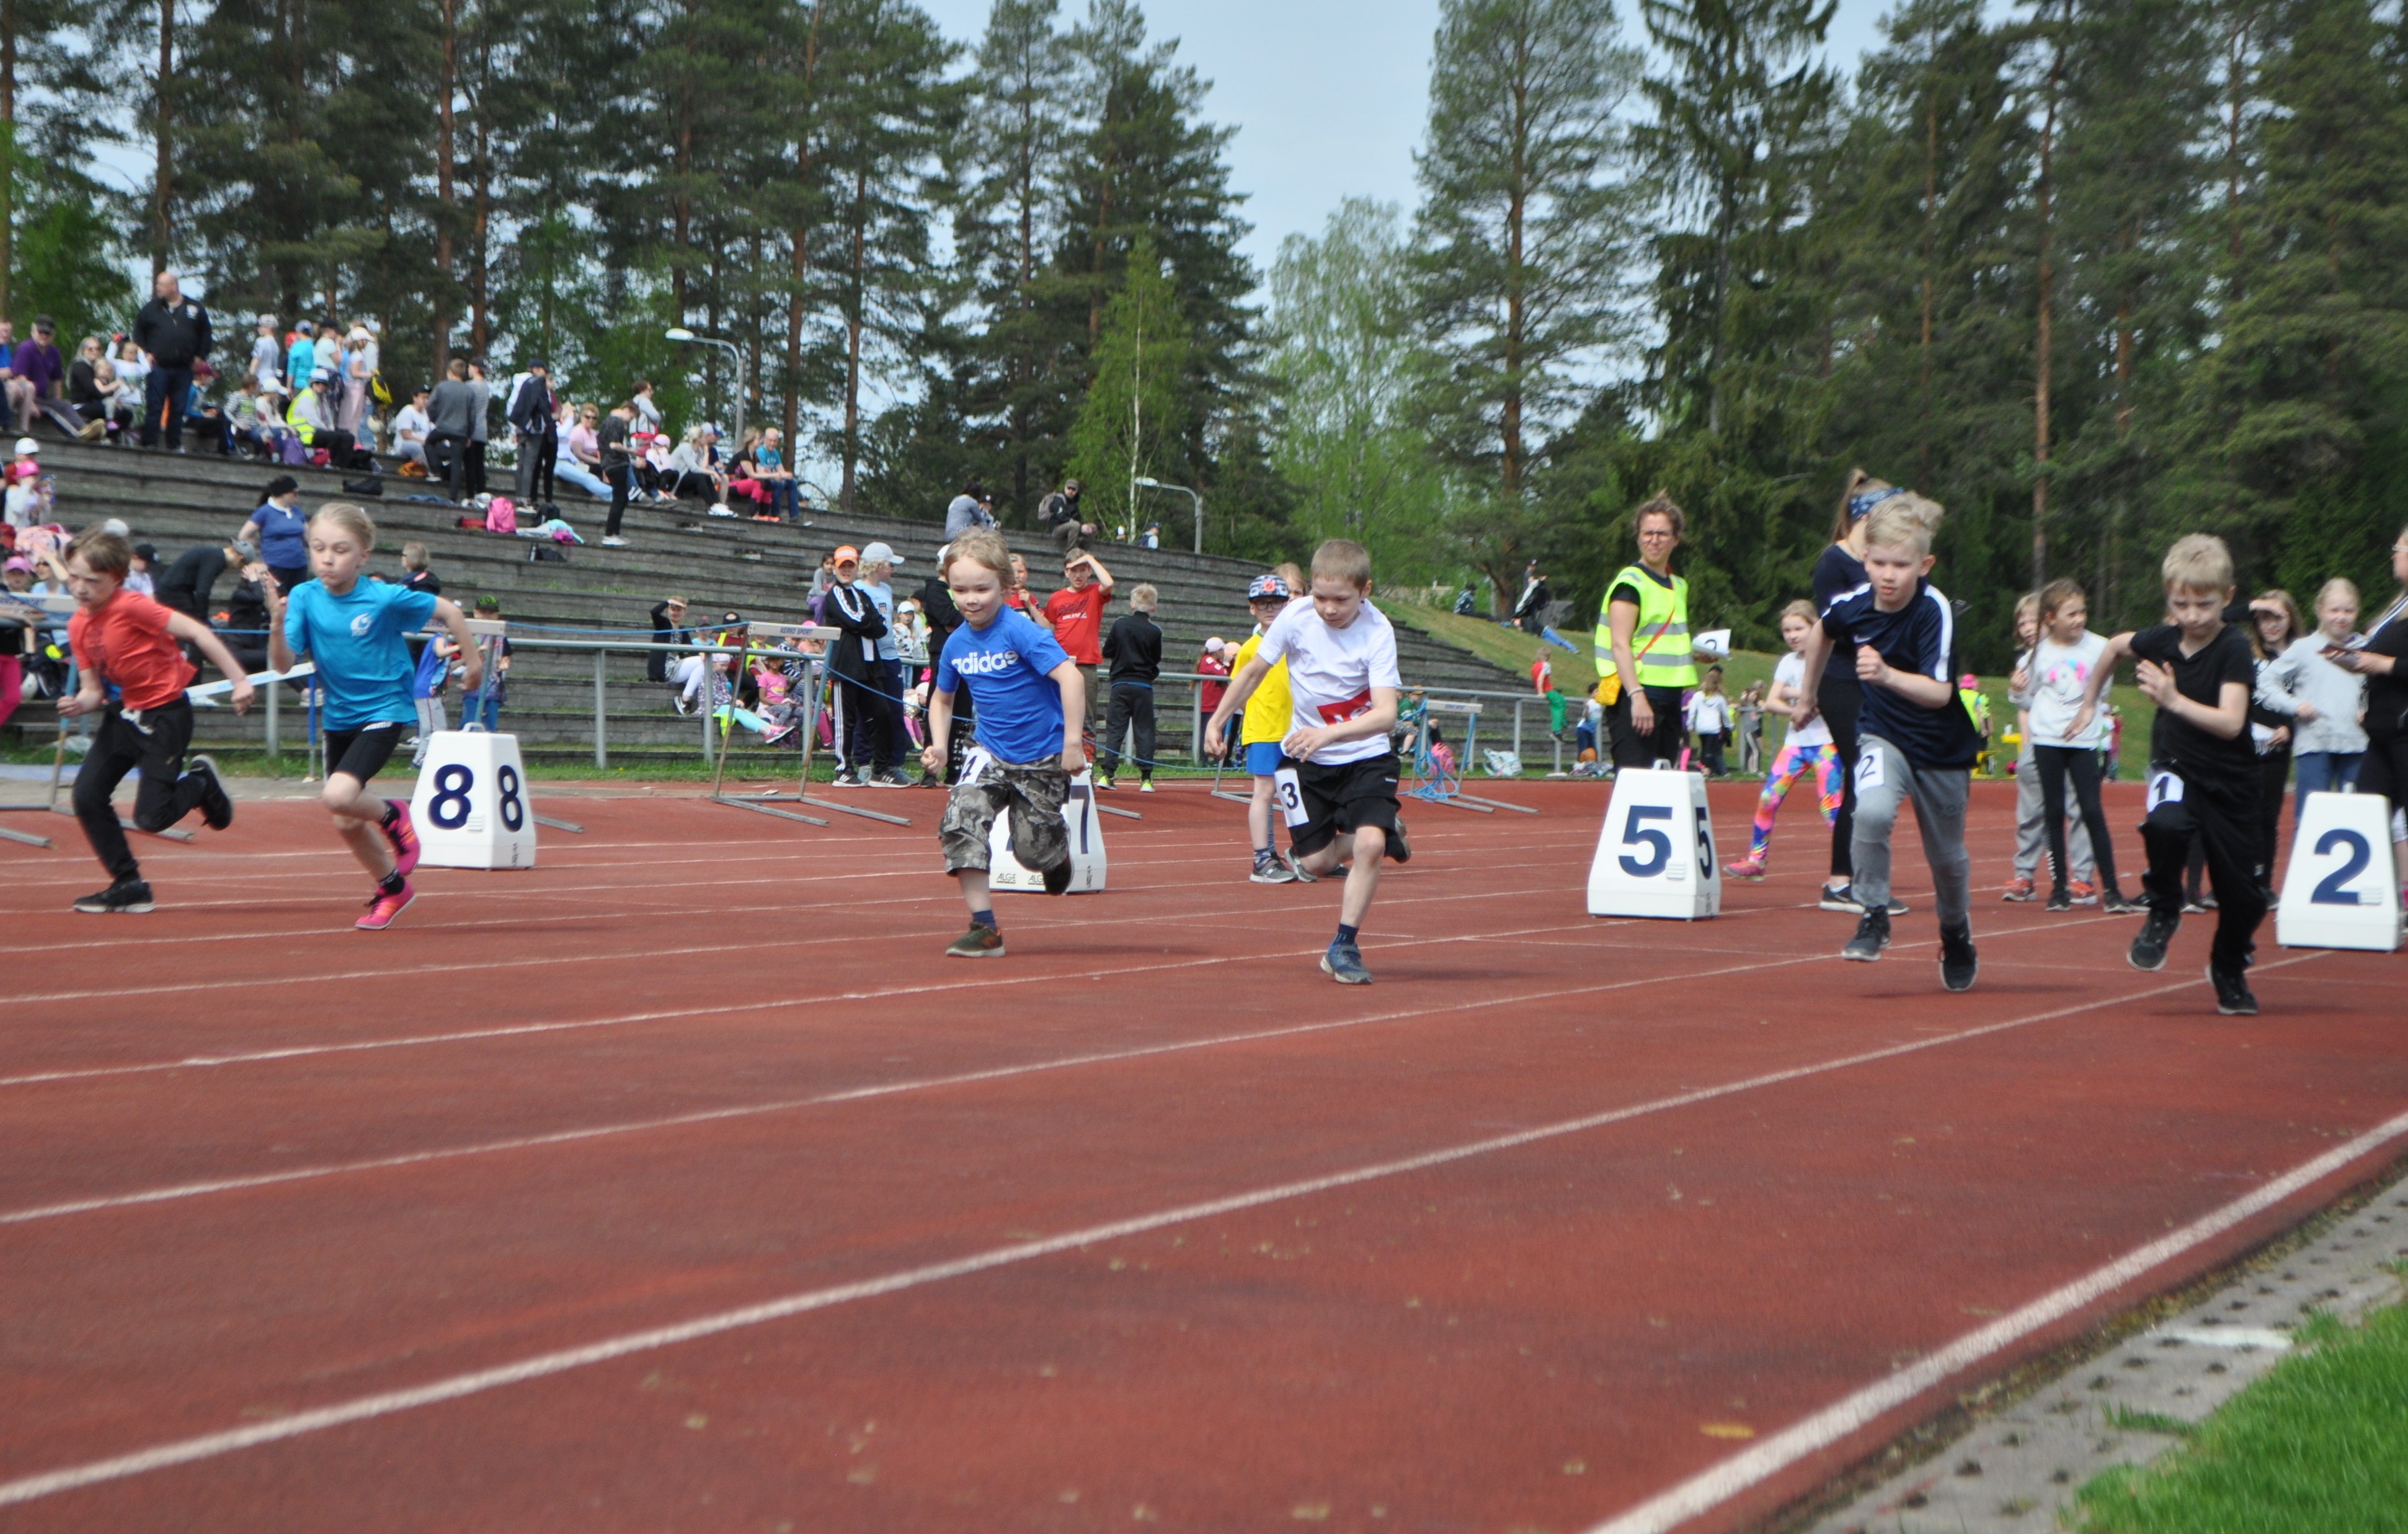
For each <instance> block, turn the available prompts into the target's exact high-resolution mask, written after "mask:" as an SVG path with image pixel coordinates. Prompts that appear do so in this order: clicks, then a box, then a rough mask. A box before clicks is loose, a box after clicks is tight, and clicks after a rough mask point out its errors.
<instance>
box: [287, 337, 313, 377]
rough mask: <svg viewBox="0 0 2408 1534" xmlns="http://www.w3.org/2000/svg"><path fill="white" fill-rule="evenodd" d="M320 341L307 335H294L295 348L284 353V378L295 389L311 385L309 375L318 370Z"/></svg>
mask: <svg viewBox="0 0 2408 1534" xmlns="http://www.w3.org/2000/svg"><path fill="white" fill-rule="evenodd" d="M317 366H318V343H317V342H315V341H313V340H311V339H310V338H309V337H307V336H295V337H293V349H292V350H291V351H287V352H286V353H285V354H284V378H285V380H286V381H287V382H289V383H291V384H292V385H293V387H294V388H295V389H307V388H308V387H309V375H310V374H311V373H312V372H315V371H316V370H317Z"/></svg>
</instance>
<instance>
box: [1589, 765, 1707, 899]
mask: <svg viewBox="0 0 2408 1534" xmlns="http://www.w3.org/2000/svg"><path fill="white" fill-rule="evenodd" d="M1722 909H1723V871H1722V863H1721V860H1720V859H1719V858H1718V857H1717V856H1716V855H1715V853H1714V823H1713V815H1712V813H1711V812H1710V811H1709V810H1707V808H1706V781H1705V779H1703V778H1701V777H1699V775H1698V774H1696V773H1694V772H1678V771H1674V770H1671V769H1670V768H1666V767H1625V768H1624V769H1623V770H1622V771H1621V772H1619V773H1617V774H1615V776H1614V780H1613V803H1612V804H1610V805H1608V806H1607V807H1606V811H1605V828H1604V830H1603V831H1602V832H1600V833H1599V834H1598V839H1597V857H1596V859H1595V861H1593V862H1591V863H1590V865H1589V869H1588V913H1589V914H1590V915H1592V916H1657V917H1664V918H1668V919H1670V920H1672V921H1678V922H1694V921H1697V920H1699V918H1701V917H1708V916H1719V915H1721V914H1722Z"/></svg>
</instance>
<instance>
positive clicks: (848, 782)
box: [828, 772, 861, 788]
mask: <svg viewBox="0 0 2408 1534" xmlns="http://www.w3.org/2000/svg"><path fill="white" fill-rule="evenodd" d="M828 786H829V787H830V788H859V787H860V786H861V780H860V779H858V778H856V777H854V776H853V774H852V773H850V772H839V773H838V774H837V775H836V776H835V777H833V778H830V779H829V780H828Z"/></svg>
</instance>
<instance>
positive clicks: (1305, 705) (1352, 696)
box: [1204, 538, 1412, 985]
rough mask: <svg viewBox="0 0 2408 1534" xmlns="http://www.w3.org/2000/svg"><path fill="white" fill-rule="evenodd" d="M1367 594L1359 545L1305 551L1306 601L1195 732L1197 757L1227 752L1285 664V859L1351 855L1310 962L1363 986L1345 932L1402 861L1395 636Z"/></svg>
mask: <svg viewBox="0 0 2408 1534" xmlns="http://www.w3.org/2000/svg"><path fill="white" fill-rule="evenodd" d="M1369 595H1371V555H1370V553H1369V551H1367V550H1366V549H1365V548H1364V547H1363V546H1362V545H1361V544H1359V543H1354V542H1350V541H1348V540H1347V539H1344V538H1331V539H1330V540H1329V541H1328V542H1326V543H1325V544H1323V545H1322V546H1321V547H1320V548H1319V549H1317V550H1315V551H1314V552H1313V555H1312V601H1311V602H1309V603H1307V602H1291V603H1289V604H1288V606H1287V609H1286V610H1284V611H1283V612H1282V613H1281V614H1280V615H1279V616H1278V617H1277V618H1275V619H1273V620H1272V621H1271V624H1270V626H1269V629H1267V630H1266V631H1265V632H1264V634H1263V637H1262V643H1261V646H1260V648H1258V649H1257V650H1256V651H1255V652H1254V656H1253V657H1252V658H1251V659H1249V660H1248V661H1247V662H1246V664H1245V665H1244V666H1243V667H1240V668H1239V671H1238V674H1237V675H1236V676H1235V677H1234V678H1232V679H1230V682H1229V690H1228V691H1227V692H1226V693H1225V694H1223V695H1222V696H1221V701H1220V703H1219V705H1218V706H1216V707H1215V708H1214V709H1213V710H1212V718H1211V723H1210V724H1206V725H1205V727H1204V746H1205V749H1206V750H1207V751H1210V752H1211V753H1212V754H1213V755H1215V756H1224V755H1226V754H1227V753H1228V750H1229V737H1228V723H1229V719H1230V716H1231V715H1232V714H1235V713H1236V712H1237V711H1238V710H1240V709H1242V708H1244V707H1245V703H1246V699H1247V698H1248V697H1250V696H1252V695H1253V694H1254V689H1255V687H1256V686H1258V685H1259V684H1260V683H1261V681H1262V680H1263V678H1264V677H1265V676H1267V675H1269V672H1270V669H1271V667H1274V666H1276V665H1278V664H1279V663H1280V662H1281V661H1283V660H1284V661H1285V662H1287V678H1288V695H1289V698H1290V704H1289V728H1288V734H1287V738H1285V739H1284V740H1283V741H1282V742H1281V743H1280V744H1281V750H1282V751H1283V753H1285V754H1286V755H1287V756H1288V757H1289V758H1290V759H1291V760H1293V761H1294V762H1295V763H1296V766H1295V767H1283V768H1281V769H1280V772H1279V774H1278V777H1279V779H1280V786H1279V800H1280V803H1281V804H1282V806H1283V808H1284V809H1285V810H1286V812H1287V816H1288V825H1289V829H1290V831H1291V833H1292V834H1293V837H1294V844H1295V850H1296V855H1297V859H1298V861H1299V862H1300V863H1301V865H1302V866H1303V867H1304V870H1305V871H1306V872H1308V873H1311V874H1312V875H1314V876H1316V877H1318V876H1320V875H1322V874H1326V873H1330V872H1333V871H1335V870H1336V868H1337V867H1338V866H1339V865H1340V863H1341V862H1343V861H1345V860H1346V858H1347V857H1348V855H1349V854H1351V855H1352V856H1353V858H1354V867H1353V868H1352V869H1351V870H1349V871H1348V873H1347V875H1346V889H1345V893H1344V895H1343V896H1341V897H1340V904H1339V918H1338V935H1337V937H1336V938H1334V939H1331V941H1330V944H1329V951H1328V952H1327V953H1325V954H1323V955H1322V959H1321V968H1322V971H1323V972H1324V973H1325V974H1327V975H1328V976H1329V977H1330V978H1331V979H1333V980H1335V981H1337V982H1339V983H1340V984H1341V985H1369V983H1370V982H1371V971H1370V970H1369V969H1367V968H1364V966H1363V954H1362V951H1361V950H1360V949H1359V948H1358V947H1357V946H1356V944H1355V934H1356V932H1357V931H1358V929H1360V927H1361V926H1362V925H1363V918H1364V917H1365V915H1367V914H1368V913H1369V910H1370V909H1371V896H1372V894H1373V892H1375V891H1376V890H1377V889H1378V888H1379V885H1380V860H1381V858H1382V857H1383V855H1384V856H1388V857H1393V858H1395V859H1396V860H1397V861H1398V862H1399V863H1405V862H1409V861H1411V860H1412V847H1411V846H1410V845H1409V844H1408V843H1407V842H1406V840H1405V823H1404V818H1403V817H1402V816H1401V815H1399V814H1398V807H1397V777H1398V772H1397V753H1396V747H1395V745H1394V744H1393V742H1392V740H1391V738H1390V735H1391V732H1392V731H1393V730H1394V729H1395V727H1396V723H1397V696H1398V693H1399V692H1400V691H1401V690H1402V688H1403V682H1402V681H1401V680H1400V679H1399V677H1398V671H1397V632H1396V630H1395V629H1393V628H1391V627H1390V626H1389V625H1388V620H1387V619H1386V618H1385V617H1384V616H1383V615H1382V613H1381V611H1380V609H1377V608H1375V607H1373V606H1372V605H1371V604H1370V603H1369V601H1368V600H1366V598H1368V597H1369Z"/></svg>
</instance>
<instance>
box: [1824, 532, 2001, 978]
mask: <svg viewBox="0 0 2408 1534" xmlns="http://www.w3.org/2000/svg"><path fill="white" fill-rule="evenodd" d="M1940 515H1941V509H1940V507H1939V506H1938V505H1937V504H1935V503H1934V502H1931V501H1928V500H1925V499H1924V498H1923V497H1922V496H1920V495H1914V493H1912V492H1904V493H1900V494H1899V495H1893V496H1889V497H1887V498H1885V499H1884V500H1883V501H1882V502H1881V503H1880V504H1879V505H1878V506H1875V507H1874V508H1873V509H1872V510H1871V512H1869V513H1868V514H1867V515H1866V518H1865V544H1866V546H1865V559H1864V564H1865V586H1864V588H1863V589H1862V590H1860V591H1856V592H1851V593H1849V594H1848V595H1844V596H1842V597H1841V598H1840V599H1839V600H1837V601H1835V602H1833V603H1832V604H1831V605H1830V607H1829V608H1828V609H1827V610H1826V611H1825V612H1824V614H1823V622H1822V623H1821V624H1819V625H1817V626H1816V628H1815V630H1814V632H1813V636H1812V637H1810V638H1808V640H1807V641H1806V653H1805V671H1806V684H1805V685H1804V686H1803V687H1802V688H1800V689H1799V702H1798V706H1797V709H1796V710H1794V711H1793V715H1792V717H1794V718H1795V719H1796V720H1797V721H1798V723H1799V724H1805V723H1807V722H1809V721H1810V720H1812V719H1813V717H1814V713H1815V694H1816V692H1817V690H1818V689H1819V687H1820V685H1821V683H1822V680H1823V671H1824V667H1825V664H1826V662H1827V661H1828V658H1829V656H1830V654H1831V651H1832V648H1833V646H1835V645H1839V644H1852V645H1854V646H1855V647H1856V677H1857V679H1858V680H1859V681H1861V682H1862V683H1863V686H1864V712H1863V714H1862V715H1861V717H1860V721H1859V724H1858V736H1857V742H1856V767H1855V774H1856V827H1855V831H1854V833H1853V835H1852V837H1851V839H1850V843H1849V852H1850V854H1851V856H1852V858H1853V860H1854V864H1855V867H1856V873H1855V875H1854V878H1853V881H1852V887H1853V889H1854V891H1855V897H1856V901H1857V902H1858V903H1859V904H1860V905H1862V907H1863V908H1864V915H1863V916H1862V917H1861V918H1860V919H1859V920H1858V921H1857V923H1856V936H1855V937H1853V938H1851V939H1848V943H1847V946H1846V947H1844V948H1842V949H1841V950H1840V956H1841V957H1842V958H1843V959H1859V960H1872V959H1878V958H1880V957H1881V955H1882V950H1883V949H1885V948H1887V947H1888V946H1889V920H1890V917H1889V913H1890V903H1889V895H1890V874H1889V868H1890V833H1891V832H1892V831H1894V830H1895V829H1896V828H1897V826H1898V811H1899V807H1900V806H1901V805H1903V804H1904V803H1905V802H1906V801H1907V800H1909V799H1912V800H1914V824H1915V825H1916V828H1917V829H1919V830H1920V831H1921V832H1922V834H1923V856H1924V860H1925V861H1926V862H1928V864H1930V866H1931V880H1932V883H1933V885H1934V887H1935V891H1936V899H1935V904H1936V905H1937V906H1938V908H1939V911H1940V982H1941V983H1942V985H1945V986H1946V987H1947V988H1948V989H1949V990H1952V991H1964V990H1970V989H1971V987H1972V984H1973V979H1974V976H1975V974H1976V973H1977V972H1978V971H1979V968H1980V960H1979V958H1978V957H1977V955H1976V954H1975V953H1974V951H1973V926H1972V882H1973V863H1972V859H1971V857H1969V856H1967V855H1966V853H1965V801H1966V799H1967V797H1968V796H1969V795H1970V794H1971V787H1972V773H1973V759H1974V757H1975V756H1976V755H1978V754H1979V753H1980V752H1981V748H1982V741H1981V737H1980V736H1979V735H1978V734H1977V733H1975V731H1974V729H1973V721H1972V718H1971V716H1970V715H1969V714H1967V713H1966V711H1965V706H1964V704H1963V703H1962V702H1961V701H1960V700H1959V699H1958V697H1957V656H1956V649H1957V614H1956V609H1954V608H1953V607H1951V606H1950V605H1949V602H1948V598H1947V597H1945V596H1942V595H1941V594H1940V591H1939V589H1938V588H1937V587H1935V586H1933V585H1932V583H1931V582H1930V581H1928V580H1927V579H1926V577H1928V575H1929V574H1930V573H1931V566H1932V556H1931V534H1932V529H1933V528H1934V527H1936V526H1937V525H1938V524H1939V522H1940Z"/></svg>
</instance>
